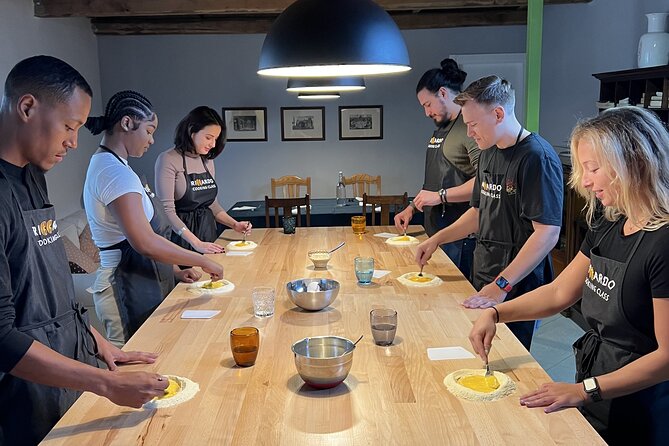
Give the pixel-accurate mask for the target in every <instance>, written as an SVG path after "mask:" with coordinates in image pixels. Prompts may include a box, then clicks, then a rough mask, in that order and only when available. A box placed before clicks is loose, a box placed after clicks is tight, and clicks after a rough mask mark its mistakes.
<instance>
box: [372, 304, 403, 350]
mask: <svg viewBox="0 0 669 446" xmlns="http://www.w3.org/2000/svg"><path fill="white" fill-rule="evenodd" d="M369 323H370V325H371V326H372V336H373V337H374V342H375V343H376V345H390V344H392V343H393V340H394V339H395V332H396V331H397V311H395V310H393V309H391V308H377V309H374V310H372V311H371V312H370V313H369Z"/></svg>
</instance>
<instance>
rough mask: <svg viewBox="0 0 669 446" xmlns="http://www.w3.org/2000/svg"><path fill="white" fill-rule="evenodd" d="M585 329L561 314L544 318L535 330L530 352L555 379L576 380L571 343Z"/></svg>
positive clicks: (558, 380) (560, 380) (570, 381)
mask: <svg viewBox="0 0 669 446" xmlns="http://www.w3.org/2000/svg"><path fill="white" fill-rule="evenodd" d="M582 334H583V330H582V329H581V328H580V327H579V326H578V325H576V324H575V323H574V322H573V321H572V320H571V319H568V318H566V317H564V316H562V315H560V314H558V315H555V316H551V317H549V318H546V319H543V320H542V321H541V324H540V325H539V328H538V329H537V330H536V331H535V332H534V337H533V338H532V347H531V349H530V353H531V354H532V356H534V359H536V360H537V362H538V363H539V364H541V367H543V368H544V370H546V372H548V374H549V375H550V377H551V378H552V379H553V381H557V382H569V383H573V382H574V375H575V374H576V366H575V364H574V353H573V351H572V347H571V345H572V344H573V343H574V341H575V340H576V339H578V338H579V337H581V335H582Z"/></svg>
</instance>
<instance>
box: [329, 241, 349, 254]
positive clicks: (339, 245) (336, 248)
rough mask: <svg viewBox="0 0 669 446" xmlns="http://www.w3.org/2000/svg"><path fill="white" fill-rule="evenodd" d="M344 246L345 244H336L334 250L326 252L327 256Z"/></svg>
mask: <svg viewBox="0 0 669 446" xmlns="http://www.w3.org/2000/svg"><path fill="white" fill-rule="evenodd" d="M345 244H346V242H341V243H340V244H338V245H337V246H336V247H335V248H333V249H331V250H329V251H328V254H332V253H333V252H335V251H336V250H338V249H339V248H341V247H342V246H344V245H345Z"/></svg>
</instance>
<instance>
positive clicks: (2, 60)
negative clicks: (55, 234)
mask: <svg viewBox="0 0 669 446" xmlns="http://www.w3.org/2000/svg"><path fill="white" fill-rule="evenodd" d="M38 54H47V55H50V56H55V57H58V58H60V59H63V60H65V61H66V62H67V63H69V64H70V65H72V66H73V67H75V68H76V69H77V70H79V72H80V73H81V74H82V75H83V76H84V77H85V78H86V80H87V81H88V83H89V84H90V85H91V88H92V89H93V106H94V107H96V108H99V104H100V71H99V65H98V48H97V42H96V38H95V35H94V34H93V32H92V31H91V25H90V21H89V20H87V19H74V18H73V19H70V18H67V19H40V18H36V17H34V15H33V2H31V1H26V0H2V2H0V83H2V84H4V80H5V78H6V77H7V74H8V73H9V71H10V70H11V69H12V67H13V66H14V65H15V64H16V63H17V62H19V61H20V60H22V59H25V58H26V57H30V56H34V55H38ZM96 140H97V138H93V137H92V136H91V135H90V133H88V132H87V131H86V130H85V129H84V130H82V131H81V132H80V140H79V147H80V149H79V150H75V151H70V153H69V154H68V156H67V157H66V158H65V161H64V162H62V163H60V164H59V165H57V166H56V167H54V168H53V169H52V170H51V171H50V172H49V173H48V174H47V181H48V184H49V196H50V198H51V201H52V202H53V203H54V204H55V205H56V212H57V215H58V216H59V217H60V216H64V215H68V214H70V213H72V212H74V211H76V210H78V209H81V207H82V206H81V192H82V188H83V178H84V176H85V173H86V167H87V166H88V159H89V157H90V155H91V147H93V144H94V143H95V141H96Z"/></svg>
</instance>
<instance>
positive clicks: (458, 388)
mask: <svg viewBox="0 0 669 446" xmlns="http://www.w3.org/2000/svg"><path fill="white" fill-rule="evenodd" d="M492 374H493V375H492V376H485V370H481V369H463V370H458V371H455V372H453V373H451V374H450V375H448V376H447V377H446V378H445V379H444V385H445V386H446V388H447V389H448V390H449V392H451V393H452V394H453V395H455V396H457V397H458V398H462V399H465V400H469V401H495V400H499V399H502V398H504V397H505V396H509V395H511V394H512V393H513V392H515V391H516V383H514V382H513V380H512V379H511V378H509V377H508V376H507V375H505V374H504V373H502V372H496V371H493V372H492Z"/></svg>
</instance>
